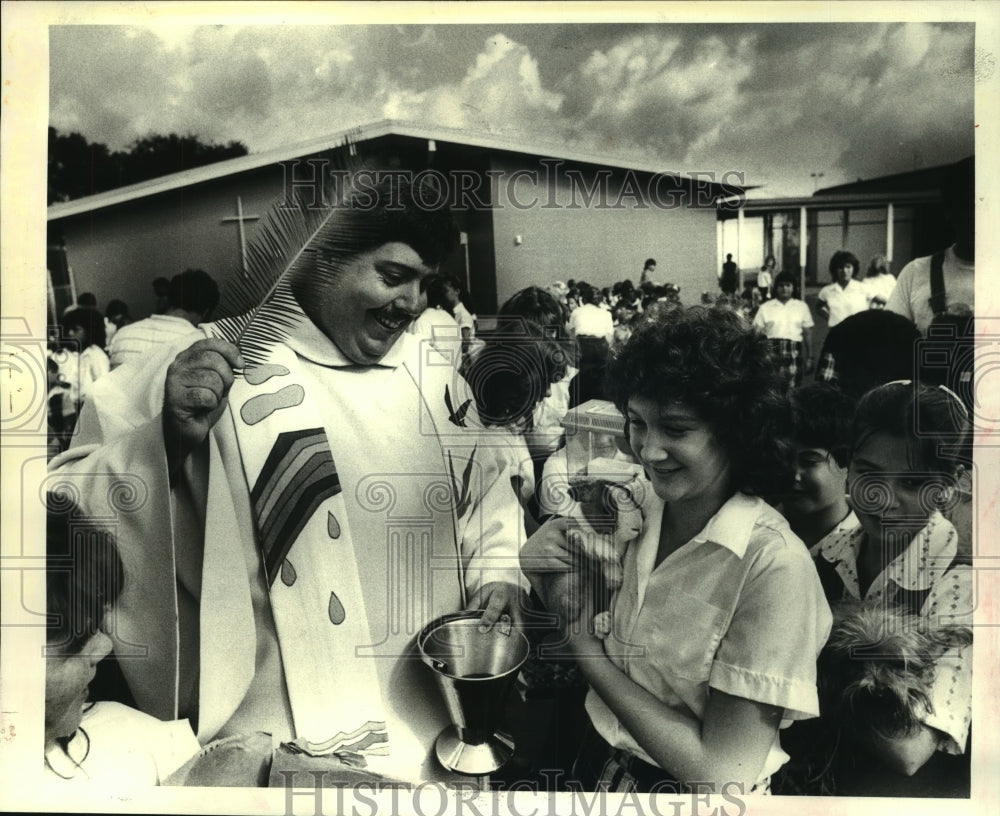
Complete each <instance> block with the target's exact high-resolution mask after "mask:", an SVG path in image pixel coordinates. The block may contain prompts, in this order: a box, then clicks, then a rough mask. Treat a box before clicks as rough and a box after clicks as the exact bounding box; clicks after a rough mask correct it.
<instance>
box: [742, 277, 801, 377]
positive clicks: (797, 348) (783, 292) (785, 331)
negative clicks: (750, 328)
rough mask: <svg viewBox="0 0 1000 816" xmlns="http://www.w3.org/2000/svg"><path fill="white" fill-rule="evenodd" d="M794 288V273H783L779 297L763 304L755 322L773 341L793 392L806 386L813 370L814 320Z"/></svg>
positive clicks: (776, 286)
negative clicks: (806, 379)
mask: <svg viewBox="0 0 1000 816" xmlns="http://www.w3.org/2000/svg"><path fill="white" fill-rule="evenodd" d="M794 286H795V281H794V279H793V278H792V276H791V274H790V273H788V272H779V273H778V275H777V276H776V277H775V279H774V295H775V296H774V297H773V298H772V299H771V300H767V301H765V302H764V303H762V304H761V307H760V309H758V310H757V314H756V315H755V316H754V319H753V325H754V328H755V329H757V330H759V331H761V332H763V333H764V335H765V336H766V337H767V339H768V340H769V341H770V343H771V351H772V352H773V353H774V355H775V357H776V358H777V360H778V365H779V368H780V370H781V376H782V378H783V379H784V380H785V382H786V383H787V385H788V388H789V389H792V388H797V387H798V386H800V385H802V375H803V374H806V373H808V372H810V371H812V367H813V352H812V327H813V319H812V315H811V314H810V312H809V307H808V306H806V304H805V303H804V302H803V301H801V300H799V299H798V298H795V297H792V291H793V289H794Z"/></svg>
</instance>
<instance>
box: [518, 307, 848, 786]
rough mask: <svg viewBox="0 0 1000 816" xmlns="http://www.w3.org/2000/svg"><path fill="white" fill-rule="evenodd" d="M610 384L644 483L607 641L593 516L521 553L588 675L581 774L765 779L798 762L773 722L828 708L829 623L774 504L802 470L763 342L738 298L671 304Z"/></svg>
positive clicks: (621, 781)
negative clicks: (589, 537)
mask: <svg viewBox="0 0 1000 816" xmlns="http://www.w3.org/2000/svg"><path fill="white" fill-rule="evenodd" d="M608 387H609V393H610V395H611V398H612V399H613V400H614V402H615V404H616V405H617V406H618V408H619V409H620V410H621V412H622V414H623V415H624V417H625V423H626V434H627V438H628V441H629V444H630V446H631V449H632V451H633V452H634V454H635V456H636V458H637V459H638V461H639V462H640V464H641V465H642V466H643V468H644V470H645V473H646V480H644V481H640V482H638V484H637V486H635V489H634V493H633V498H634V500H635V502H636V503H637V504H638V505H639V507H640V508H641V510H642V518H643V520H642V525H641V532H640V533H639V535H638V537H637V538H635V539H634V540H633V541H631V542H629V543H628V544H627V546H626V548H625V555H624V564H623V583H622V585H621V586H620V588H619V589H618V590H617V592H616V594H615V595H614V598H613V600H612V604H611V614H610V632H609V633H607V635H606V637H604V638H603V640H602V639H601V638H600V637H599V636H598V635H597V634H596V633H595V631H594V623H595V621H594V616H593V612H594V611H595V610H594V609H593V608H592V607H593V605H594V604H593V602H592V601H591V600H590V598H591V597H592V596H593V594H594V593H593V592H592V591H591V587H590V586H589V585H588V584H587V583H586V582H587V580H588V575H589V573H591V572H594V570H592V569H591V568H590V566H589V564H588V562H587V560H586V559H585V558H584V557H582V556H581V555H580V552H581V549H580V543H581V538H583V537H584V536H585V531H584V528H583V527H582V525H581V524H580V523H579V522H574V521H570V520H569V519H555V520H551V521H549V522H548V523H547V524H546V525H545V526H544V527H542V528H541V529H540V530H539V531H538V533H537V534H536V535H534V536H533V537H532V538H531V539H529V540H528V542H527V543H526V544H525V547H524V548H523V549H522V551H521V564H522V569H523V570H524V571H525V573H526V574H527V575H528V578H529V580H530V581H531V583H532V586H533V588H534V589H535V591H536V592H537V593H538V595H539V596H540V597H541V599H542V601H543V602H544V603H545V605H546V607H547V608H548V609H549V610H550V611H553V612H557V613H559V616H560V619H561V625H562V627H563V631H564V634H565V637H564V640H563V642H562V645H561V652H562V653H563V654H570V655H573V656H574V657H576V658H577V660H578V663H579V666H580V668H581V670H582V672H583V674H584V675H585V676H586V678H587V681H588V682H589V684H590V687H591V690H590V692H589V695H588V698H587V713H588V715H589V718H590V722H591V726H592V728H591V730H590V733H589V734H588V735H587V737H586V739H585V740H584V743H583V745H582V746H581V749H580V753H579V755H578V757H577V762H576V765H575V767H574V774H573V775H574V777H575V778H576V780H577V781H578V782H579V783H580V784H581V785H584V786H586V787H589V788H591V789H595V788H603V787H607V788H608V789H610V790H613V791H635V792H657V791H670V790H673V791H677V790H679V789H681V787H682V786H684V785H694V784H695V783H698V788H699V789H700V790H705V788H704V787H703V786H705V785H711V786H712V788H713V789H714V790H716V791H720V790H734V789H739V790H742V791H744V792H747V791H750V790H753V791H756V792H765V791H767V789H768V784H769V777H770V775H771V774H772V773H774V771H776V770H777V769H778V768H779V767H780V766H781V765H782V764H783V763H784V762H785V761H786V760H787V755H786V754H784V752H783V751H782V750H781V746H780V743H779V740H778V730H779V728H780V727H781V726H782V725H783V724H785V723H786V722H788V721H791V720H794V719H800V718H808V717H815V716H817V714H818V712H819V707H818V701H817V691H816V657H817V655H818V654H819V651H820V648H821V646H822V644H823V643H824V641H825V640H826V636H827V634H828V633H829V629H830V611H829V607H828V606H827V604H826V601H825V600H824V598H823V591H822V588H821V586H820V583H819V580H818V578H817V576H816V572H815V569H814V568H813V566H812V564H811V562H810V558H809V554H808V552H807V550H806V548H805V546H804V545H803V544H802V542H801V541H800V540H799V539H798V538H797V537H796V536H795V535H794V534H793V533H792V532H791V530H790V529H789V527H788V524H787V523H786V522H785V521H784V519H783V518H782V517H781V516H780V515H779V514H778V513H777V511H776V510H774V509H773V508H772V507H771V506H769V504H768V503H767V500H768V499H770V498H772V497H775V496H778V495H780V494H781V493H782V492H784V491H786V490H787V489H788V487H789V486H790V485H791V483H792V480H793V478H794V470H793V459H792V449H791V446H790V444H789V442H788V439H787V438H786V436H787V434H788V432H789V430H790V421H789V420H790V416H789V407H788V404H787V401H786V400H785V399H784V397H783V389H782V383H781V381H780V380H779V379H778V376H777V371H776V367H775V365H774V362H773V360H772V358H771V355H770V353H769V350H768V343H767V339H766V338H765V337H763V336H762V335H760V334H759V333H757V332H754V331H753V330H751V329H750V328H749V327H748V326H746V325H745V324H744V323H743V322H742V321H741V320H740V318H739V316H737V315H736V314H734V313H733V312H731V311H729V310H721V309H704V308H700V307H694V308H691V309H688V310H686V311H683V310H677V311H673V312H670V313H668V314H666V315H664V316H663V318H662V320H660V321H659V322H648V323H645V324H643V325H641V326H640V327H639V328H638V329H637V330H636V331H635V333H634V334H633V335H632V337H631V338H630V339H629V341H628V343H627V344H626V345H625V347H624V349H623V350H622V351H621V352H620V354H619V355H618V356H617V357H616V358H615V359H613V360H612V362H611V364H610V367H609V372H608ZM748 428H752V429H753V433H749V434H748V433H747V429H748ZM640 487H644V488H645V490H641V489H640ZM597 619H598V621H600V619H601V616H597Z"/></svg>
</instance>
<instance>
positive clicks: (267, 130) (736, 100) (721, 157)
mask: <svg viewBox="0 0 1000 816" xmlns="http://www.w3.org/2000/svg"><path fill="white" fill-rule="evenodd" d="M49 31H50V51H49V61H50V84H49V93H50V97H49V103H50V107H49V123H50V124H51V125H53V126H55V127H56V128H58V129H59V130H60V131H78V132H80V133H82V134H84V135H85V136H86V137H87V138H88V139H90V140H92V141H99V142H104V143H106V144H107V145H108V146H109V147H111V148H113V149H117V148H123V147H126V146H127V145H128V144H129V143H130V142H131V141H132V140H133V139H135V138H136V137H139V136H143V135H145V134H148V133H150V132H157V133H169V132H178V133H186V132H191V133H194V134H196V135H198V136H199V137H201V138H202V139H203V140H209V141H215V142H227V141H230V140H239V141H242V142H243V143H244V144H246V145H247V147H248V148H249V149H250V150H251V152H258V151H262V150H267V149H271V148H276V147H281V146H283V145H291V144H295V143H297V142H301V141H304V140H307V139H311V138H314V137H318V136H322V135H324V134H328V133H332V132H336V131H339V130H341V129H344V128H347V127H351V126H354V125H359V124H364V123H366V122H371V121H375V120H379V119H384V118H395V119H401V120H412V121H415V122H419V123H421V124H425V125H430V126H433V125H441V126H447V127H453V128H463V129H467V130H471V131H475V132H486V133H502V134H505V135H507V136H515V137H517V138H519V139H524V140H526V141H531V142H536V143H550V144H554V145H567V146H573V147H575V148H578V149H580V150H586V151H588V152H595V153H602V152H608V151H611V152H614V153H616V154H617V155H619V156H622V155H634V156H637V157H642V158H643V159H645V160H647V161H652V162H654V163H655V164H656V165H657V166H661V167H662V168H663V169H665V170H681V171H706V170H709V171H715V172H717V173H722V172H724V171H726V170H742V171H744V172H745V174H746V182H747V183H748V184H753V185H762V187H763V189H762V190H761V191H760V193H758V195H761V194H763V195H766V196H779V195H802V194H811V193H812V192H813V189H814V186H815V185H816V183H817V182H818V183H819V186H829V185H833V184H838V183H842V182H846V181H853V180H855V179H857V178H871V177H874V176H880V175H886V174H889V173H896V172H902V171H906V170H910V169H913V168H914V167H927V166H932V165H935V164H942V163H945V162H950V161H954V160H957V159H959V158H961V157H962V156H964V155H968V154H970V153H971V152H972V151H973V133H974V126H975V121H974V117H973V90H974V82H973V74H974V72H973V65H974V53H975V48H974V45H975V40H974V37H975V26H974V24H972V23H962V22H958V23H824V24H783V25H777V24H770V25H764V24H738V23H734V24H725V25H715V24H713V25H706V24H661V25H655V24H628V25H625V24H622V25H595V24H555V25H553V24H534V25H524V24H521V25H512V24H500V23H496V24H491V25H379V26H356V25H352V26H326V25H323V26H317V25H310V26H292V25H285V26H275V25H263V26H262V25H257V26H240V25H213V26H202V27H191V26H172V25H171V26H168V25H165V24H161V25H158V26H155V27H137V26H126V25H116V26H53V27H52V28H50V29H49ZM812 173H817V174H818V173H823V177H822V178H821V179H818V180H817V179H813V178H812V177H811V174H812Z"/></svg>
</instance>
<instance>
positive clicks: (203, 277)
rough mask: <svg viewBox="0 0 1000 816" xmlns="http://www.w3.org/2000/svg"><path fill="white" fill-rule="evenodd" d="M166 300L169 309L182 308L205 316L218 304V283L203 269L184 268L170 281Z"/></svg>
mask: <svg viewBox="0 0 1000 816" xmlns="http://www.w3.org/2000/svg"><path fill="white" fill-rule="evenodd" d="M167 301H168V303H169V305H170V308H171V309H183V310H184V311H186V312H194V313H195V314H200V315H201V316H202V317H203V318H207V317H208V316H209V315H210V314H211V313H212V311H213V310H214V309H215V307H216V306H218V305H219V285H218V284H217V283H216V282H215V281H214V280H213V279H212V276H211V275H209V274H208V273H207V272H205V271H204V270H201V269H185V270H184V271H183V272H181V274H179V275H174V278H173V280H171V281H170V290H169V292H168V293H167Z"/></svg>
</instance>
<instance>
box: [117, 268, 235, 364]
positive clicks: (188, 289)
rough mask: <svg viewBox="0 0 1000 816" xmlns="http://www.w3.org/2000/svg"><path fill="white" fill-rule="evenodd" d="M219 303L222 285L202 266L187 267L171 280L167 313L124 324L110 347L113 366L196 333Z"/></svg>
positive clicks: (142, 358) (140, 358)
mask: <svg viewBox="0 0 1000 816" xmlns="http://www.w3.org/2000/svg"><path fill="white" fill-rule="evenodd" d="M218 303H219V286H218V284H217V283H216V282H215V281H214V280H212V276H211V275H209V274H208V273H207V272H203V271H202V270H201V269H187V270H185V271H184V272H182V273H181V274H179V275H175V276H174V278H173V280H171V281H170V290H169V305H168V307H167V311H166V313H164V314H155V315H152V316H150V317H147V318H146V319H145V320H140V321H139V322H138V323H131V324H129V325H128V326H122V327H121V328H120V329H119V330H118V331H117V332H115V336H114V338H113V339H112V340H111V345H110V346H109V347H108V351H109V355H110V357H111V368H113V369H114V368H117V367H118V366H120V365H122V364H123V363H126V362H128V361H130V360H133V361H139V362H141V361H143V360H144V359H147V358H148V355H149V352H150V351H151V350H152V349H153V348H154V347H156V346H158V345H159V344H161V343H166V342H171V341H173V340H176V339H177V338H178V337H182V336H185V335H190V334H192V333H196V329H197V327H198V326H199V325H200V324H201V323H203V322H204V321H205V320H208V318H209V316H210V315H211V314H212V312H213V311H214V310H215V307H216V306H217V305H218Z"/></svg>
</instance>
